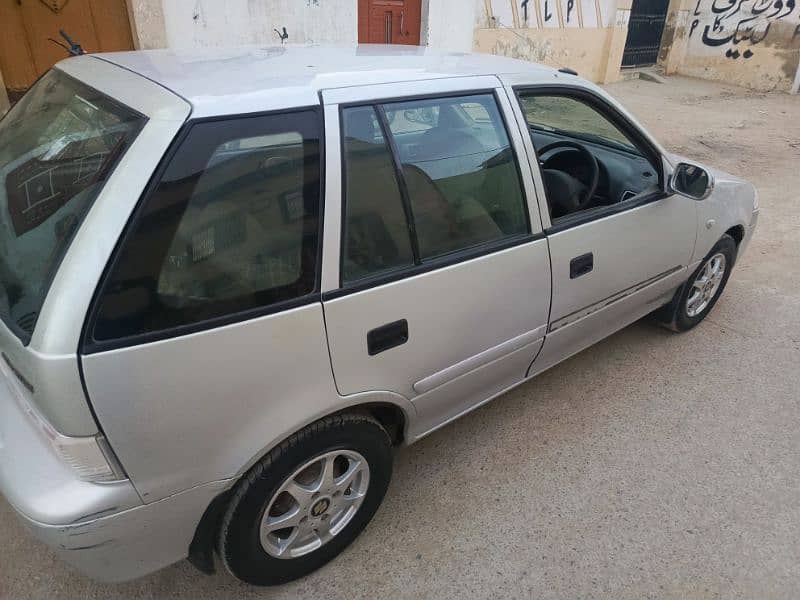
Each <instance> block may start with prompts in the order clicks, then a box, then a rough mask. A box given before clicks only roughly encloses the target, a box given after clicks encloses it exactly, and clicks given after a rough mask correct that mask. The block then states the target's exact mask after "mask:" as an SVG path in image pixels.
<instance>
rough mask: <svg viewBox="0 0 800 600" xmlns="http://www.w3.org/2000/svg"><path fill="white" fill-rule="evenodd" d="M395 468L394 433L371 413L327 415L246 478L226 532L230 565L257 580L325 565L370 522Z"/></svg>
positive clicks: (289, 576) (268, 581) (279, 579)
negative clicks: (367, 414) (392, 446)
mask: <svg viewBox="0 0 800 600" xmlns="http://www.w3.org/2000/svg"><path fill="white" fill-rule="evenodd" d="M391 472H392V450H391V442H390V439H389V436H388V434H387V433H386V431H385V430H384V429H383V427H381V425H380V424H379V423H378V422H377V421H376V420H374V419H373V418H371V417H369V416H366V415H361V414H345V415H336V416H332V417H327V418H325V419H323V420H321V421H319V422H317V423H314V424H313V425H310V426H309V427H307V428H306V429H303V430H302V431H300V432H298V433H296V434H294V435H293V436H291V437H290V438H289V439H287V440H286V441H285V442H284V443H283V444H281V445H280V446H279V447H277V448H275V449H274V450H273V451H272V452H270V453H269V454H268V455H267V456H266V457H264V458H263V459H262V460H261V461H260V462H259V463H258V464H256V466H255V467H253V468H252V469H251V470H250V472H249V473H248V474H247V476H245V477H244V478H243V479H242V480H241V481H240V482H239V484H238V486H237V488H236V491H235V492H234V496H233V499H232V500H231V503H230V505H229V507H228V509H227V511H226V514H225V518H224V520H223V523H222V528H221V531H220V542H219V548H220V554H221V556H222V559H223V561H224V563H225V566H226V567H227V568H228V570H229V571H230V572H231V573H232V574H233V575H234V576H236V577H238V578H239V579H241V580H242V581H245V582H247V583H250V584H254V585H275V584H280V583H285V582H288V581H291V580H293V579H297V578H299V577H302V576H303V575H306V574H308V573H310V572H311V571H313V570H315V569H317V568H319V567H321V566H322V565H324V564H325V563H327V562H328V561H329V560H331V559H333V558H334V557H335V556H336V555H337V554H339V553H340V552H341V551H342V550H344V548H345V547H346V546H347V545H348V544H349V543H350V542H352V541H353V540H354V539H355V538H356V536H358V534H359V533H361V531H362V530H363V529H364V527H366V525H367V523H368V522H369V521H370V519H371V518H372V516H373V515H374V514H375V512H376V511H377V509H378V506H379V505H380V503H381V500H383V496H384V494H385V493H386V488H387V487H388V485H389V479H390V478H391Z"/></svg>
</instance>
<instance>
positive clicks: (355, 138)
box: [323, 77, 550, 441]
mask: <svg viewBox="0 0 800 600" xmlns="http://www.w3.org/2000/svg"><path fill="white" fill-rule="evenodd" d="M413 86H414V88H415V89H413V90H409V84H407V83H406V84H390V85H380V86H370V87H365V88H348V89H345V90H332V91H328V92H325V94H324V102H325V105H326V106H325V114H326V139H327V140H328V143H327V145H326V152H327V162H326V164H327V185H326V213H325V241H324V244H325V256H326V259H327V257H329V256H339V258H340V259H339V260H338V261H336V260H330V259H328V260H326V261H325V264H324V271H323V305H324V312H325V323H326V327H327V332H328V341H329V345H330V352H331V360H332V364H333V371H334V377H335V380H336V385H337V388H338V390H339V392H340V394H342V395H348V394H355V393H358V392H363V391H368V390H386V391H391V392H394V393H396V394H400V395H402V396H405V397H406V398H408V399H410V400H411V401H412V402H413V404H414V406H415V407H416V410H417V413H418V421H417V423H416V425H415V428H414V431H410V432H408V438H409V441H411V440H413V439H414V438H416V437H419V436H421V435H424V434H425V433H427V432H429V431H431V430H433V429H434V428H436V427H438V426H440V425H442V424H443V423H445V422H447V421H449V420H451V419H453V418H455V417H457V416H458V415H460V414H462V413H464V412H466V411H467V410H469V409H471V408H473V407H474V406H476V405H477V404H479V403H481V402H483V401H486V400H488V399H490V398H492V397H494V396H495V395H497V394H499V393H501V392H502V391H504V390H506V389H508V388H509V387H511V386H513V385H515V384H517V383H519V382H520V381H522V379H523V378H524V377H525V374H526V371H527V369H528V366H529V365H530V363H531V361H532V360H533V358H534V357H535V356H536V354H537V353H538V351H539V349H540V347H541V344H542V339H543V336H544V333H545V331H546V324H547V315H548V309H549V305H550V273H549V269H550V266H549V257H548V252H547V245H546V243H547V242H546V241H545V240H544V236H543V235H542V229H541V224H540V221H539V213H538V206H537V204H536V201H535V195H534V194H535V192H534V188H533V181H532V179H531V173H530V170H529V169H527V168H524V169H520V168H519V163H518V156H524V150H523V148H522V135H521V133H520V131H519V129H518V128H517V127H516V124H515V123H514V120H513V114H512V113H511V103H510V101H509V98H508V96H507V95H506V93H505V91H504V90H503V89H502V87H501V86H500V83H499V81H498V80H497V78H495V77H476V78H471V79H470V80H469V81H467V82H465V80H463V79H461V80H436V81H428V82H419V83H415V84H413ZM465 86H469V87H465ZM412 94H413V96H412ZM508 123H510V124H511V126H510V127H509V126H508ZM340 176H341V178H342V179H341V181H339V180H338V177H340Z"/></svg>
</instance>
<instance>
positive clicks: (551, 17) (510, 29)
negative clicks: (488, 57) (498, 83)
mask: <svg viewBox="0 0 800 600" xmlns="http://www.w3.org/2000/svg"><path fill="white" fill-rule="evenodd" d="M484 13H485V18H484V19H480V18H479V19H478V27H477V28H476V30H475V44H474V49H475V50H476V51H478V52H488V53H491V54H502V55H505V56H510V57H513V58H521V59H525V60H531V61H535V62H541V63H545V64H549V65H552V66H555V67H569V68H571V69H575V70H576V71H578V73H580V75H582V76H583V77H586V78H587V79H591V80H593V81H596V82H609V81H615V80H616V79H618V78H619V69H620V65H621V63H622V50H623V49H624V47H625V38H626V37H627V30H628V18H629V16H630V3H629V0H621V1H620V2H618V1H617V0H486V1H485V2H484Z"/></svg>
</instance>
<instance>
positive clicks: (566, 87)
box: [511, 84, 670, 235]
mask: <svg viewBox="0 0 800 600" xmlns="http://www.w3.org/2000/svg"><path fill="white" fill-rule="evenodd" d="M511 89H512V90H513V92H514V97H515V99H516V101H517V105H518V106H519V109H520V113H521V114H522V117H523V119H525V111H524V109H523V105H522V95H528V96H559V97H562V98H572V99H573V100H576V101H578V102H581V103H582V104H585V105H586V106H588V107H589V108H592V109H594V110H595V111H597V112H598V113H600V115H602V116H603V117H605V118H606V119H607V120H608V121H609V122H610V123H611V124H612V125H614V126H616V127H617V128H619V129H620V131H622V133H624V134H625V135H627V136H628V137H629V138H630V139H631V141H632V142H633V143H634V145H635V146H636V148H637V149H638V150H640V151H641V152H642V154H643V155H644V158H646V159H648V160H649V161H650V162H651V164H652V166H653V169H654V170H655V171H656V174H657V175H658V182H659V188H660V189H659V190H657V191H653V192H651V193H649V194H642V195H641V196H638V197H635V198H633V199H631V200H627V201H625V202H618V203H616V204H612V205H611V206H598V207H595V208H591V209H588V210H584V211H581V212H577V213H575V214H572V215H566V216H564V217H561V218H560V219H559V220H558V222H557V223H553V221H552V218H551V219H550V226H549V227H546V228H545V230H544V233H545V234H546V235H552V234H556V233H559V232H561V231H565V230H567V229H571V228H573V227H578V226H580V225H585V224H586V223H591V222H593V221H598V220H600V219H604V218H606V217H611V216H614V215H618V214H620V213H623V212H627V211H629V210H633V209H634V208H638V207H640V206H643V205H645V204H650V203H652V202H658V201H659V200H663V199H664V198H667V197H668V196H669V195H670V194H668V193H667V191H666V182H665V177H664V163H663V157H662V155H661V152H660V151H659V150H658V148H656V146H654V145H653V143H652V142H651V141H650V140H649V138H648V137H647V136H646V135H645V134H644V133H643V132H642V131H641V130H640V129H639V128H638V127H637V126H636V125H634V124H633V123H631V121H630V120H629V119H628V118H627V117H626V116H625V115H624V114H622V113H621V112H620V111H619V109H617V108H616V107H615V106H613V105H612V104H610V103H609V102H608V101H606V100H605V99H604V98H602V97H601V96H598V95H597V94H595V93H593V92H592V91H591V90H587V89H585V88H582V87H578V86H575V85H570V84H561V85H552V84H548V85H526V84H520V85H512V86H511ZM524 133H525V134H527V135H528V136H529V137H530V139H531V147H532V148H533V152H534V157H535V163H536V164H535V167H532V168H536V169H537V171H538V174H539V179H540V180H541V181H542V196H543V198H544V201H545V202H546V203H547V204H546V206H545V208H546V209H547V213H548V215H549V214H550V200H549V199H548V197H547V190H546V189H544V180H543V179H542V177H541V167H540V165H539V150H538V149H537V148H536V144H534V143H533V137H532V136H531V132H530V126H529V125H528V122H527V119H526V120H525V131H524Z"/></svg>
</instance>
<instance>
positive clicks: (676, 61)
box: [659, 0, 800, 91]
mask: <svg viewBox="0 0 800 600" xmlns="http://www.w3.org/2000/svg"><path fill="white" fill-rule="evenodd" d="M659 62H660V63H661V64H662V65H663V66H664V67H665V70H666V72H667V73H668V74H672V73H680V74H682V75H689V76H693V77H703V78H706V79H713V80H718V81H726V82H729V83H733V84H736V85H743V86H747V87H751V88H754V89H758V90H764V91H768V90H783V91H790V90H791V89H792V87H793V85H794V84H795V83H796V80H797V77H798V73H800V6H798V5H797V4H796V3H795V1H794V0H785V1H784V0H737V1H736V2H727V1H726V2H720V1H719V0H717V1H716V2H715V0H673V2H672V3H671V5H670V11H669V14H668V16H667V26H666V29H665V33H664V38H663V42H662V48H661V55H660V57H659Z"/></svg>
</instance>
